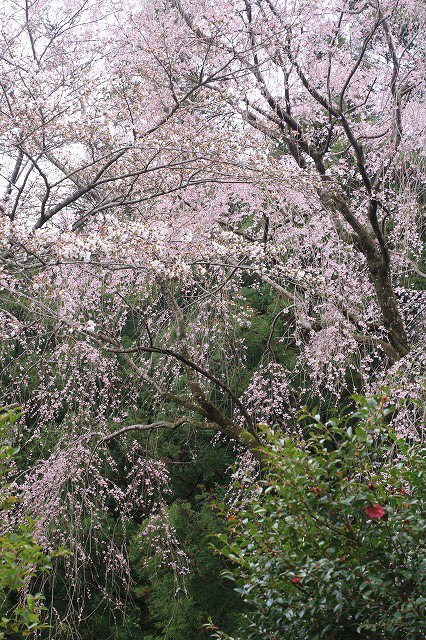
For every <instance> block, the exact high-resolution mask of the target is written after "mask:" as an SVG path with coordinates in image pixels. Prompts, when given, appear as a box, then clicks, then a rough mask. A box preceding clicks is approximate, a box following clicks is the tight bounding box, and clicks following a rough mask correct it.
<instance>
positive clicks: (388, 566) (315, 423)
mask: <svg viewBox="0 0 426 640" xmlns="http://www.w3.org/2000/svg"><path fill="white" fill-rule="evenodd" d="M357 402H358V408H357V410H347V411H345V412H343V413H342V414H341V415H339V416H337V417H335V418H332V419H330V420H328V421H326V422H324V423H323V422H322V421H321V418H320V416H319V415H315V412H314V413H313V414H307V413H306V412H305V414H304V415H303V416H302V420H303V421H304V423H305V425H307V432H306V433H307V434H308V435H307V437H306V438H305V441H304V442H300V441H299V442H297V441H294V440H292V439H290V438H287V437H283V436H282V435H279V434H274V433H272V432H267V433H266V434H265V437H266V438H267V440H268V445H269V446H268V447H267V448H266V451H267V453H266V454H265V455H266V456H267V458H268V460H269V462H268V463H267V470H266V471H265V472H264V475H263V478H262V479H261V480H259V481H258V483H257V484H256V486H255V487H254V491H253V493H252V494H251V497H248V496H247V495H246V498H245V499H242V500H241V502H240V504H239V505H238V507H237V509H236V511H235V512H234V513H233V514H231V515H230V516H229V515H228V531H227V533H226V534H221V535H220V536H219V539H220V543H221V546H220V549H219V552H220V553H221V554H222V555H224V556H226V557H228V558H229V559H230V560H231V561H232V570H231V571H230V574H229V577H230V578H231V579H232V580H233V581H234V582H235V588H236V590H237V591H238V592H239V593H240V594H242V596H243V598H244V600H245V601H246V603H247V604H248V605H249V611H250V613H249V614H248V615H247V616H245V617H244V619H242V621H241V625H240V629H239V631H238V634H237V636H238V638H241V639H244V640H249V639H250V640H254V639H256V640H267V639H268V640H294V639H298V638H299V639H301V640H310V639H316V638H327V640H333V639H336V640H337V639H338V640H345V639H352V638H353V639H360V638H363V639H374V640H376V639H377V640H379V639H391V638H392V639H395V640H396V639H397V640H415V639H418V640H420V639H421V638H424V637H425V633H426V623H425V608H424V605H425V601H426V599H425V594H426V571H425V569H426V562H425V554H424V551H425V543H424V532H425V519H424V504H425V484H424V479H425V457H424V453H425V450H424V446H422V445H420V444H414V445H409V444H407V443H406V442H404V441H402V440H400V439H398V438H397V437H396V436H395V434H394V432H393V431H392V430H391V429H390V427H389V426H388V425H387V424H386V422H387V416H388V415H389V414H390V412H391V411H392V410H391V409H390V408H385V406H384V405H386V402H387V399H386V397H382V398H381V399H379V398H376V399H369V400H366V399H364V398H357ZM222 508H224V507H223V506H222ZM214 637H216V638H219V637H220V638H225V637H227V636H225V635H224V634H222V633H221V632H215V633H214Z"/></svg>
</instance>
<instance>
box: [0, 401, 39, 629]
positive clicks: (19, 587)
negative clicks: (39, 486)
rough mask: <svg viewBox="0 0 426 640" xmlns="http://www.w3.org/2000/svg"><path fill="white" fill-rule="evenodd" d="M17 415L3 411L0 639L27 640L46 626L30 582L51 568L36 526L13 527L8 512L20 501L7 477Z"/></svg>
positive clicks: (0, 431) (0, 435)
mask: <svg viewBox="0 0 426 640" xmlns="http://www.w3.org/2000/svg"><path fill="white" fill-rule="evenodd" d="M17 416H18V414H17V412H16V411H1V410H0V481H1V489H0V639H3V638H4V639H6V640H12V639H18V638H28V637H30V636H33V635H34V634H36V633H37V632H38V631H39V630H40V629H42V628H43V627H44V626H45V625H43V624H42V622H41V619H40V614H41V612H42V610H43V608H44V607H43V597H42V595H41V594H40V593H35V594H32V593H30V592H29V590H28V587H29V585H30V583H31V581H32V580H33V579H34V578H36V577H37V576H39V575H40V574H42V573H44V572H46V571H49V570H50V568H51V565H50V557H49V556H48V555H46V554H45V553H44V551H43V549H42V548H41V547H40V545H39V544H38V543H37V542H36V541H35V540H34V538H33V535H32V528H33V523H32V522H31V521H27V522H26V523H25V524H20V525H17V526H15V527H10V525H9V523H8V520H7V512H8V511H9V510H10V509H11V508H12V507H13V504H14V503H15V501H16V500H17V499H19V497H17V496H16V495H15V494H14V493H13V492H12V491H11V490H10V488H9V486H8V485H7V483H6V482H7V475H8V473H9V470H10V468H11V466H12V464H13V461H14V458H15V456H16V454H17V453H18V449H17V448H14V447H12V446H10V445H9V444H8V438H9V436H10V433H8V432H10V427H11V425H12V424H13V422H14V421H15V420H16V418H17Z"/></svg>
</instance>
